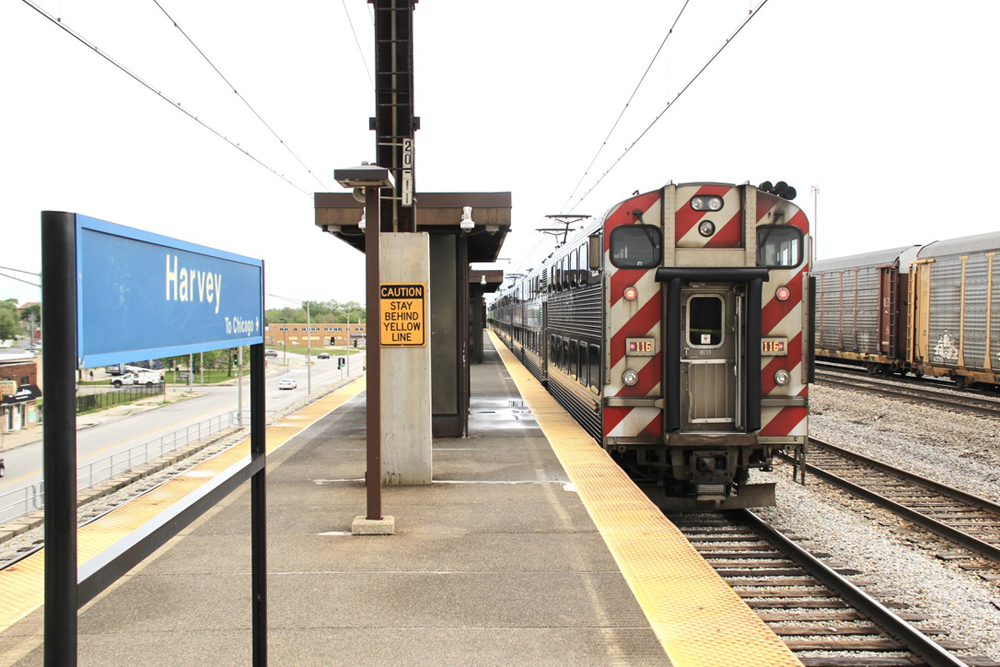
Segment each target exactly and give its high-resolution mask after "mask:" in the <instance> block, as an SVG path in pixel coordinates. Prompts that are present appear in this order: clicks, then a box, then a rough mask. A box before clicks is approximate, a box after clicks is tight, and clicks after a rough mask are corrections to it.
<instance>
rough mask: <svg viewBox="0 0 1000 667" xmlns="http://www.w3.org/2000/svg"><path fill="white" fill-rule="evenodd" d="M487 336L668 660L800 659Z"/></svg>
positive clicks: (766, 663)
mask: <svg viewBox="0 0 1000 667" xmlns="http://www.w3.org/2000/svg"><path fill="white" fill-rule="evenodd" d="M490 338H491V340H492V341H493V346H494V347H495V348H496V350H497V352H498V353H499V354H500V358H501V359H502V360H503V362H504V365H505V366H506V367H507V372H508V373H509V374H510V377H511V378H512V379H513V380H514V383H515V384H516V385H517V388H518V390H519V391H520V392H521V397H522V398H524V400H525V401H526V402H527V404H528V406H529V407H530V408H531V412H532V413H533V414H534V416H535V420H536V421H537V422H538V425H539V426H540V427H541V429H542V432H543V433H544V434H545V437H546V438H548V440H549V442H550V443H551V445H552V449H553V450H554V451H555V453H556V456H557V457H558V458H559V461H560V463H562V466H563V468H565V470H566V473H567V474H568V475H569V478H570V480H572V482H573V485H574V486H575V487H576V490H577V492H578V493H579V494H580V499H581V500H582V501H583V504H584V505H585V506H586V508H587V511H588V512H589V513H590V516H591V518H592V519H593V520H594V523H595V524H597V528H598V530H599V531H600V533H601V536H602V537H603V538H604V541H605V543H607V545H608V548H609V549H610V550H611V553H612V555H613V556H614V558H615V560H616V561H617V563H618V567H619V568H620V569H621V572H622V574H623V575H624V577H625V580H626V581H627V582H628V585H629V587H630V588H631V589H632V593H633V594H634V595H635V597H636V600H638V602H639V605H640V606H641V607H642V610H643V612H644V613H645V614H646V618H647V619H648V620H649V623H650V626H651V627H652V629H653V631H654V632H655V633H656V636H657V638H658V639H659V640H660V644H662V646H663V649H664V650H665V651H666V653H667V656H668V657H669V658H670V661H671V662H672V663H673V664H674V665H675V666H676V667H685V666H687V665H699V666H701V665H741V666H744V667H745V666H750V665H760V666H761V667H777V666H778V665H801V664H802V663H801V662H799V660H798V659H797V658H796V657H795V655H794V654H793V653H792V652H791V650H790V649H789V648H788V647H787V646H786V645H785V644H784V642H782V641H781V639H780V638H778V636H777V635H775V634H774V632H772V631H771V629H770V628H768V627H767V625H765V624H764V622H763V621H762V620H760V618H759V617H758V616H757V615H756V614H754V613H753V611H751V609H750V608H749V607H748V606H747V605H746V603H744V602H743V600H742V599H740V597H739V595H737V594H736V593H735V592H734V591H733V589H732V588H730V587H729V585H728V584H726V582H725V581H724V580H723V579H722V577H720V576H719V575H718V574H717V573H716V572H715V570H713V569H712V566H711V565H709V564H708V563H707V562H706V561H705V559H703V558H702V557H701V556H700V555H699V554H698V552H697V551H695V549H694V547H692V546H691V545H690V543H688V541H687V540H686V539H685V538H684V535H682V534H681V532H680V531H679V530H678V529H677V528H676V527H675V526H674V525H673V524H672V523H670V521H668V520H667V518H666V517H664V516H663V513H662V512H660V511H659V510H658V509H657V508H656V506H655V505H654V504H653V503H652V501H650V500H649V498H647V497H646V495H645V494H644V493H643V492H642V491H640V490H639V489H638V487H636V486H635V484H634V483H633V482H632V480H630V479H629V478H628V476H627V475H626V474H625V472H624V471H623V470H622V469H621V468H620V467H618V465H617V464H616V463H615V462H614V461H612V460H611V457H610V456H608V455H607V453H606V452H605V451H604V450H603V449H601V448H600V447H598V446H597V445H596V444H595V443H594V439H593V438H591V437H590V435H589V434H588V433H587V432H586V431H584V430H583V429H582V428H581V427H580V426H579V425H578V424H577V423H576V422H575V421H573V418H572V417H570V416H569V414H567V413H566V411H565V410H563V409H562V408H561V407H560V406H559V404H558V403H556V402H555V400H554V399H553V398H552V397H551V396H550V395H549V394H548V392H546V391H545V389H544V388H543V387H542V386H541V384H539V383H538V381H537V380H536V379H535V378H534V377H533V376H532V375H531V373H529V372H528V370H527V369H526V368H525V367H524V366H522V365H521V364H520V363H519V362H518V361H517V358H516V357H514V355H513V354H511V353H510V351H509V350H507V348H506V347H504V345H503V344H502V343H501V342H500V340H499V339H498V338H497V337H496V336H495V335H494V334H493V333H492V332H490Z"/></svg>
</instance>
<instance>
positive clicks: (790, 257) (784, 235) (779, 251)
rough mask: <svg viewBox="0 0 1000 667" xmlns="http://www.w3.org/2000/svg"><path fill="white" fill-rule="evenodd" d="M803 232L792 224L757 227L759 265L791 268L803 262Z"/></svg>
mask: <svg viewBox="0 0 1000 667" xmlns="http://www.w3.org/2000/svg"><path fill="white" fill-rule="evenodd" d="M802 245H803V241H802V232H801V231H800V230H799V228H798V227H792V226H791V225H761V226H760V227H758V228H757V266H769V267H783V268H791V267H795V266H798V265H799V264H801V263H802V255H803V252H802Z"/></svg>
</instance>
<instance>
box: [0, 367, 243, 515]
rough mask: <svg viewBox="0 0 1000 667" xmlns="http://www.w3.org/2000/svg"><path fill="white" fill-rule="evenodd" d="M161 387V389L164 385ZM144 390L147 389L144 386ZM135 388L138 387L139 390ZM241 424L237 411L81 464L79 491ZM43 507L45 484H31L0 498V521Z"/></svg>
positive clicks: (77, 481)
mask: <svg viewBox="0 0 1000 667" xmlns="http://www.w3.org/2000/svg"><path fill="white" fill-rule="evenodd" d="M159 386H160V387H162V386H163V385H159ZM141 388H142V389H145V387H141ZM136 389H139V388H138V387H137V388H136ZM153 389H155V387H154V388H153ZM161 391H162V389H161ZM242 422H243V423H240V415H239V414H238V412H237V411H233V412H228V413H226V414H223V415H217V416H215V417H212V418H211V419H206V420H204V421H201V422H198V423H197V424H192V425H191V426H188V427H186V428H183V429H179V430H177V431H174V432H173V433H168V434H167V435H164V436H161V437H159V438H157V439H155V440H150V441H149V442H145V443H142V444H141V445H135V446H134V447H130V448H128V449H126V450H123V451H120V452H117V453H115V454H112V455H111V456H106V457H104V458H103V459H99V460H97V461H94V462H92V463H88V464H86V465H82V466H80V467H78V468H77V469H76V486H77V490H78V491H79V490H82V489H86V488H88V487H91V486H94V485H95V484H100V483H101V482H103V481H105V480H108V479H111V478H112V477H114V476H115V475H120V474H122V473H124V472H128V471H129V470H131V469H132V468H135V467H138V466H141V465H143V464H145V463H147V462H148V461H150V460H152V459H155V458H157V457H160V456H163V455H164V454H167V453H169V452H172V451H174V450H175V449H178V448H180V447H184V446H186V445H189V444H191V443H194V442H198V441H199V440H201V439H202V438H206V437H208V436H209V435H211V434H212V433H215V432H218V431H221V430H223V429H226V428H229V427H231V426H242V425H243V424H244V423H245V424H249V420H248V419H246V418H244V419H243V420H242ZM44 506H45V482H44V481H42V482H39V483H38V484H29V485H27V486H25V487H22V488H20V489H17V490H15V491H9V492H7V493H4V494H3V495H0V521H10V520H12V519H16V518H18V517H22V516H24V515H25V514H28V513H29V512H31V511H33V510H39V509H42V508H43V507H44Z"/></svg>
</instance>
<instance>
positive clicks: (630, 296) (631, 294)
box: [622, 285, 639, 301]
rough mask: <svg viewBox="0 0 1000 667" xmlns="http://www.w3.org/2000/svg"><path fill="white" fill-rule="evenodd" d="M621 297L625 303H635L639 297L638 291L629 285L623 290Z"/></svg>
mask: <svg viewBox="0 0 1000 667" xmlns="http://www.w3.org/2000/svg"><path fill="white" fill-rule="evenodd" d="M622 296H623V297H625V300H626V301H635V298H636V297H637V296H639V290H637V289H636V288H635V287H634V286H632V285H629V286H628V287H626V288H625V291H624V292H622Z"/></svg>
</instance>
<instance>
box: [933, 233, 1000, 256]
mask: <svg viewBox="0 0 1000 667" xmlns="http://www.w3.org/2000/svg"><path fill="white" fill-rule="evenodd" d="M994 250H1000V232H989V233H987V234H977V235H975V236H965V237H962V238H960V239H945V240H943V241H934V242H933V243H928V244H927V245H925V246H924V247H923V248H921V249H920V252H919V253H917V258H918V259H930V258H932V257H944V256H946V255H964V254H968V253H977V252H992V251H994Z"/></svg>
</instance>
